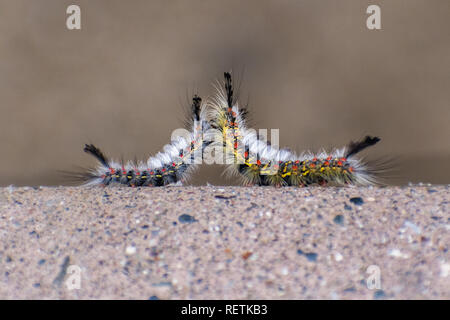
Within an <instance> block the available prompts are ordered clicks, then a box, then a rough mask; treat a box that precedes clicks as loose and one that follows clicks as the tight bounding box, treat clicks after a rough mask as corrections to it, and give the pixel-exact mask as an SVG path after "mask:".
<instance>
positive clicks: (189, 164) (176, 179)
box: [71, 95, 209, 187]
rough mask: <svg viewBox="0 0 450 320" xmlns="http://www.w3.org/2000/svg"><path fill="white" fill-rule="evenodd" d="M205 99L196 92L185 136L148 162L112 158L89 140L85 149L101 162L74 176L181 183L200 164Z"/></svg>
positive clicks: (128, 182) (121, 181)
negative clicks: (125, 161) (118, 160)
mask: <svg viewBox="0 0 450 320" xmlns="http://www.w3.org/2000/svg"><path fill="white" fill-rule="evenodd" d="M205 110H206V109H205V107H204V103H203V102H202V99H201V98H200V97H199V96H198V95H194V97H193V99H192V106H191V112H190V115H189V118H188V119H187V127H188V128H190V131H189V134H187V135H186V136H177V137H176V138H175V139H174V140H172V141H171V143H170V144H167V145H165V146H164V147H163V151H162V152H159V153H157V154H156V155H155V156H153V157H150V158H149V159H148V160H147V161H146V162H143V161H141V162H137V161H128V162H127V163H123V162H117V161H111V160H109V159H108V157H106V156H105V155H104V153H103V152H102V151H101V150H100V149H99V148H97V147H96V146H94V145H93V144H86V145H85V147H84V152H86V153H88V154H90V155H92V156H93V157H95V158H96V159H97V161H98V166H97V167H95V168H91V169H87V170H85V171H84V172H81V173H77V174H74V173H73V174H71V176H72V178H75V179H77V180H81V181H82V182H83V183H84V184H85V185H93V184H100V185H104V186H106V185H110V184H121V185H127V186H131V187H138V186H154V187H159V186H166V185H173V184H182V183H183V182H184V181H186V180H187V179H188V178H189V176H190V174H191V173H192V172H193V170H194V169H195V167H196V165H197V164H198V156H199V155H201V152H202V150H203V148H204V144H207V143H208V142H207V141H204V140H203V131H204V130H207V129H208V126H209V125H208V122H207V121H206V117H205Z"/></svg>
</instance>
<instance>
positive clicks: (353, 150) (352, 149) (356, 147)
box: [345, 136, 381, 158]
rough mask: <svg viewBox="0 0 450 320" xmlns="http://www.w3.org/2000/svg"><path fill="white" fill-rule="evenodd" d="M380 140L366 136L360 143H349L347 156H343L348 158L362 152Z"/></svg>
mask: <svg viewBox="0 0 450 320" xmlns="http://www.w3.org/2000/svg"><path fill="white" fill-rule="evenodd" d="M380 140H381V139H380V138H378V137H371V136H366V137H365V138H364V139H363V140H361V141H357V142H353V141H351V142H350V143H349V145H348V147H347V148H348V151H347V154H346V155H345V157H346V158H347V157H350V156H352V155H354V154H357V153H358V152H360V151H362V150H364V149H365V148H367V147H370V146H373V145H374V144H376V143H377V142H378V141H380Z"/></svg>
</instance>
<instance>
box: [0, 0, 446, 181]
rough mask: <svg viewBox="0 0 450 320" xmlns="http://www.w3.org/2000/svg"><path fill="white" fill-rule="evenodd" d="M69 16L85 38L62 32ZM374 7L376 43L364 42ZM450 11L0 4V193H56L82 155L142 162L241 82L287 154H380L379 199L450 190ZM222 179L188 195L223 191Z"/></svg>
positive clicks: (432, 3) (206, 2)
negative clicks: (227, 80)
mask: <svg viewBox="0 0 450 320" xmlns="http://www.w3.org/2000/svg"><path fill="white" fill-rule="evenodd" d="M70 4H77V5H79V6H80V7H81V20H82V22H81V23H82V29H81V30H74V31H70V30H68V29H67V28H66V18H67V14H66V8H67V6H68V5H70ZM369 4H377V5H379V6H380V7H381V23H382V30H374V31H371V30H368V29H367V28H366V19H367V16H368V15H367V14H366V8H367V6H368V5H369ZM449 17H450V1H448V0H421V1H419V0H402V1H400V0H393V1H380V0H372V1H356V0H346V1H335V0H321V1H316V0H277V1H275V0H274V1H262V0H246V1H242V0H240V1H231V0H223V1H215V0H184V1H174V0H172V1H156V0H151V1H136V0H133V1H111V0H96V1H79V0H72V1H61V0H40V1H29V0H28V1H27V0H8V1H5V0H1V1H0V97H1V105H0V110H1V113H0V115H1V118H0V148H1V157H0V185H3V186H6V185H10V184H14V185H52V184H64V183H65V181H64V180H63V179H61V177H60V175H59V174H58V172H57V170H71V169H74V166H76V165H81V166H89V165H92V164H94V163H95V161H94V159H93V158H91V157H90V156H88V155H86V154H85V153H83V151H82V147H83V144H84V143H87V142H92V143H95V144H97V145H98V146H100V147H102V148H103V149H104V151H105V152H106V153H107V154H109V155H111V156H113V157H116V158H120V157H121V156H123V157H124V158H134V157H135V156H137V157H138V158H146V157H147V156H148V155H149V154H154V153H156V152H157V151H159V150H160V149H161V147H162V146H163V145H164V144H166V143H168V142H169V136H170V134H171V132H172V130H173V129H175V128H178V127H181V122H182V119H183V112H182V108H183V105H185V104H186V103H188V98H187V96H188V95H189V94H192V93H193V92H198V93H199V94H200V95H202V96H203V97H206V96H207V95H209V94H211V93H213V90H212V86H211V82H212V81H214V80H215V79H216V78H221V77H222V73H223V71H229V70H231V69H233V70H234V71H235V73H237V74H241V73H243V86H242V88H241V97H242V98H243V99H244V101H245V102H247V101H248V102H249V104H250V108H251V111H252V120H253V121H252V123H253V125H254V126H255V127H257V128H268V129H270V128H279V129H280V144H281V146H286V147H290V148H291V149H294V150H298V151H300V150H302V149H306V148H311V149H313V150H317V149H318V148H319V147H321V146H324V147H331V146H342V145H344V144H346V143H347V142H348V141H349V140H351V139H357V138H360V137H362V136H363V135H364V134H372V135H379V136H380V137H381V138H382V142H381V143H380V144H379V145H377V146H376V147H374V148H372V149H370V150H368V151H367V152H366V153H365V155H367V157H368V158H383V157H389V158H394V159H396V162H397V169H398V171H397V172H396V173H395V175H396V178H393V179H391V183H394V184H402V183H407V182H432V183H450V139H449V138H450V109H449V107H450V105H449V102H450V19H449ZM220 172H221V167H220V166H206V165H204V166H202V167H201V169H200V171H199V172H198V173H197V175H196V176H195V177H194V179H193V180H192V183H194V184H204V183H206V182H210V183H215V184H229V183H231V182H230V181H228V180H226V179H225V178H223V177H221V176H220Z"/></svg>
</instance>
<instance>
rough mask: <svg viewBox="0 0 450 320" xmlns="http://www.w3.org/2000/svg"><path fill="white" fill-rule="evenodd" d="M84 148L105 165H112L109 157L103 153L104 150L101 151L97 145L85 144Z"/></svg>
mask: <svg viewBox="0 0 450 320" xmlns="http://www.w3.org/2000/svg"><path fill="white" fill-rule="evenodd" d="M83 150H84V152H86V153H89V154H91V155H93V156H94V157H95V158H96V159H97V160H98V161H99V162H100V163H101V164H102V165H104V166H105V167H107V168H109V167H110V166H109V162H108V158H106V157H105V155H104V154H103V152H101V151H100V149H99V148H97V147H96V146H94V145H93V144H86V145H84V149H83Z"/></svg>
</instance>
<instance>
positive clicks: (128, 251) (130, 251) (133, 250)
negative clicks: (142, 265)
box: [125, 246, 136, 255]
mask: <svg viewBox="0 0 450 320" xmlns="http://www.w3.org/2000/svg"><path fill="white" fill-rule="evenodd" d="M125 253H126V254H128V255H132V254H135V253H136V247H133V246H128V247H127V249H126V250H125Z"/></svg>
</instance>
